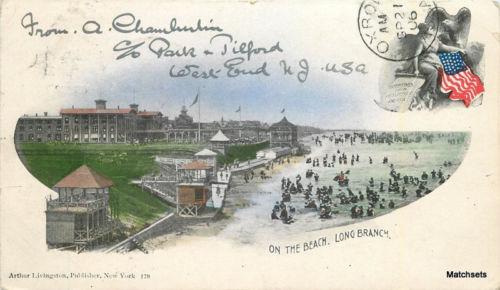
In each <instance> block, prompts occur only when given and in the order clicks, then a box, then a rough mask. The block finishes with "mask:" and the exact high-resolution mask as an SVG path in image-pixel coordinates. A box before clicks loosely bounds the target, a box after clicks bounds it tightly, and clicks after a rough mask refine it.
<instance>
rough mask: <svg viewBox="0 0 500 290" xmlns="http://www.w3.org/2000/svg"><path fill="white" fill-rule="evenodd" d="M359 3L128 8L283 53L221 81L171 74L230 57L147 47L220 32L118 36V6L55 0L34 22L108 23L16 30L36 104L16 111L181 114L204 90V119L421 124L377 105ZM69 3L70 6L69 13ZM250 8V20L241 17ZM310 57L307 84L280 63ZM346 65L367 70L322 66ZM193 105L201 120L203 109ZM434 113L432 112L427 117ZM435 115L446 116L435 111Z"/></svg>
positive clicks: (156, 22) (341, 125) (153, 19)
mask: <svg viewBox="0 0 500 290" xmlns="http://www.w3.org/2000/svg"><path fill="white" fill-rule="evenodd" d="M359 4H360V3H359V2H357V1H353V2H349V3H347V2H342V1H331V2H330V1H318V2H314V3H311V5H310V6H309V7H308V9H304V8H303V5H301V4H300V3H293V2H292V3H290V4H288V5H287V7H286V9H282V7H283V6H282V5H276V3H272V2H269V3H267V2H258V3H257V4H255V5H252V4H249V3H243V2H241V3H237V4H234V5H223V3H214V4H212V5H207V6H205V7H204V10H203V11H195V10H193V9H195V8H196V6H194V4H186V3H183V2H175V1H174V2H170V3H168V5H167V4H163V6H162V8H161V9H160V8H158V9H151V7H148V6H145V5H141V4H139V3H135V4H129V5H128V6H127V11H130V12H133V13H134V15H135V16H136V19H141V21H142V25H143V26H144V27H147V26H153V27H165V26H168V23H169V20H170V19H172V17H176V18H177V19H178V22H179V23H180V24H182V25H188V24H194V23H196V21H197V20H198V19H201V20H203V21H204V22H205V23H207V22H208V21H209V20H210V19H212V20H213V23H215V24H216V25H218V26H220V27H221V28H222V29H223V32H224V33H229V34H231V35H232V36H233V37H234V40H235V41H238V43H242V42H249V41H250V40H252V41H253V42H254V44H255V46H257V47H267V48H268V47H271V46H272V45H274V44H276V43H277V42H279V45H280V47H281V48H282V52H274V53H269V54H267V55H264V56H262V55H260V56H254V57H252V61H251V62H249V63H248V64H245V65H244V66H250V67H258V66H259V65H260V64H262V63H263V62H267V64H268V71H269V73H270V76H267V77H263V76H241V77H238V78H227V77H225V76H221V77H220V78H218V79H215V80H201V79H194V78H182V79H179V78H175V79H174V78H171V77H169V75H168V74H169V69H170V68H171V67H172V66H173V65H175V66H176V67H179V66H183V65H187V64H197V65H200V66H201V67H203V68H210V67H212V68H220V67H221V66H222V64H223V63H224V61H226V60H227V59H229V58H230V57H229V56H224V57H222V56H217V55H212V56H199V57H197V58H195V59H190V58H186V57H178V58H171V57H170V58H169V57H162V58H157V57H156V56H155V55H154V54H153V53H152V52H150V51H149V50H148V47H147V45H148V44H149V43H150V42H151V41H152V40H153V39H154V38H156V37H164V38H165V39H167V40H168V41H170V43H171V47H172V48H175V49H179V48H182V47H183V46H186V47H195V48H196V50H197V52H198V54H199V55H201V54H202V51H203V49H207V48H210V49H213V50H214V51H217V49H219V50H220V47H221V44H220V43H219V44H213V45H212V44H210V38H211V37H213V36H214V35H215V34H216V33H215V32H198V33H194V34H189V33H175V34H169V35H167V36H165V35H158V34H156V35H141V34H137V33H130V34H123V33H118V32H116V31H111V32H110V31H108V29H107V28H108V27H109V26H110V23H111V21H112V19H113V18H114V17H115V16H116V15H119V14H120V13H124V12H126V11H124V9H123V7H122V6H120V5H118V4H116V5H114V4H113V5H110V6H106V7H104V4H103V3H100V2H88V3H86V4H81V5H82V7H75V6H71V5H69V4H61V3H57V5H56V4H50V5H55V6H54V7H44V8H43V10H37V9H32V10H31V11H32V13H33V16H34V20H35V21H38V22H39V23H40V24H39V25H40V26H41V27H66V28H68V30H69V31H73V29H74V30H75V31H80V30H81V25H82V23H84V22H85V21H88V20H95V21H97V22H99V23H101V24H102V28H103V33H102V34H99V35H83V34H82V33H81V32H78V33H69V34H68V35H64V36H54V37H48V38H43V39H40V38H36V37H29V36H27V32H26V31H25V30H24V29H23V28H22V27H21V26H20V25H18V26H13V29H14V30H15V31H16V34H12V35H13V36H15V37H16V41H17V42H18V43H20V44H22V45H20V46H17V47H15V48H14V47H13V48H12V49H15V50H16V51H18V55H19V56H20V59H19V60H17V62H18V67H19V72H18V73H22V74H23V76H24V74H25V76H24V79H25V80H26V81H25V82H22V83H21V86H20V87H17V88H15V89H16V91H17V92H18V93H19V94H21V93H22V96H23V98H24V99H23V100H28V99H29V102H28V101H26V102H24V105H23V106H20V107H16V108H13V111H12V112H13V113H14V114H17V115H22V114H32V113H36V112H37V113H41V112H44V111H48V112H49V113H50V114H57V113H58V112H59V110H60V109H61V108H68V107H71V106H75V107H86V108H88V107H94V100H95V99H106V100H107V101H108V107H117V106H120V107H125V106H128V105H129V104H130V103H138V104H139V108H140V109H147V110H154V111H161V112H162V113H163V114H164V115H166V116H168V117H169V118H170V119H174V118H175V116H177V115H178V114H179V112H180V109H181V107H182V106H183V105H187V106H189V105H190V104H191V102H192V101H193V99H194V98H195V96H196V94H197V93H198V92H199V94H200V101H201V105H200V110H201V121H202V122H209V121H214V120H220V119H221V118H222V117H224V119H226V120H228V119H233V120H237V119H239V114H238V113H236V112H235V111H236V110H237V108H238V107H239V106H241V108H242V114H241V117H242V119H244V120H260V121H263V122H267V123H274V122H277V121H279V120H280V119H281V118H282V117H283V114H281V113H280V112H281V110H282V109H285V114H284V115H285V116H286V117H287V119H288V120H290V121H291V122H293V123H295V124H299V125H309V126H315V127H321V128H327V129H351V128H360V129H370V128H375V127H378V128H390V127H391V126H394V127H400V126H401V124H403V123H404V125H405V126H406V125H413V124H415V125H416V124H418V123H417V122H418V117H414V116H417V114H412V115H411V116H406V117H405V118H401V117H400V114H395V113H390V112H386V111H384V110H382V109H381V108H379V107H378V106H377V105H376V104H375V102H374V100H376V99H377V100H378V99H379V86H378V84H379V81H380V78H381V72H382V68H383V66H384V65H386V64H387V63H386V61H384V60H382V59H381V58H379V57H378V56H376V55H375V54H374V53H372V52H371V51H370V50H369V49H368V48H367V47H366V45H365V44H364V43H363V40H362V39H361V37H360V35H359V31H358V22H357V13H358V10H359ZM48 5H49V4H48ZM50 5H49V6H50ZM65 5H67V6H68V7H67V9H66V10H65V7H64V6H65ZM190 5H191V6H190ZM446 5H451V2H446ZM461 5H463V4H460V5H458V6H457V7H451V6H450V7H451V8H450V9H449V11H450V12H451V13H454V12H455V11H457V10H458V9H459V8H460V7H461ZM101 6H102V7H101ZM188 6H189V7H188ZM52 8H53V9H52ZM42 11H43V13H42ZM61 11H69V12H68V13H66V14H64V13H61ZM22 13H25V11H18V14H19V15H17V14H16V15H15V17H14V16H13V20H12V21H13V23H14V20H16V21H17V20H18V18H19V17H22ZM243 14H244V17H240V16H239V15H243ZM473 14H474V15H475V12H474V11H473ZM277 15H279V17H277ZM15 23H17V22H15ZM477 27H480V26H477ZM477 27H476V26H474V25H473V26H472V27H471V39H478V38H477V37H476V36H474V33H475V29H476V31H477V29H479V28H477ZM79 29H80V30H79ZM124 40H128V41H131V42H132V43H133V44H137V43H140V42H142V41H144V42H145V44H144V45H143V46H142V47H141V48H140V49H138V51H139V52H140V53H141V55H140V56H139V57H138V58H132V57H130V56H129V57H125V58H123V59H120V60H117V59H116V58H117V56H118V53H117V52H115V51H113V47H114V46H115V45H116V44H117V43H119V42H120V41H124ZM21 56H22V57H21ZM303 58H305V59H307V60H308V63H309V68H310V69H309V74H308V77H307V80H306V81H305V82H303V83H302V82H299V81H298V80H297V77H296V75H291V76H287V75H284V74H283V72H282V69H281V68H280V61H281V60H285V61H286V62H287V63H288V64H289V65H292V68H293V70H294V72H295V73H296V72H297V68H298V62H299V60H301V59H303ZM346 62H353V67H355V66H357V65H359V64H364V65H365V70H366V72H367V73H366V74H361V73H356V72H353V73H351V74H349V75H343V74H341V73H333V72H326V71H325V70H324V67H325V65H326V64H330V65H332V64H336V65H337V67H338V66H341V65H342V64H343V63H346ZM322 68H323V70H322ZM12 74H13V75H16V72H12ZM188 109H189V114H190V115H191V116H193V117H194V119H195V121H198V116H197V108H195V107H192V108H188ZM421 114H425V113H421ZM427 117H429V118H433V116H427V115H425V118H427ZM436 121H439V119H438V118H437V117H436Z"/></svg>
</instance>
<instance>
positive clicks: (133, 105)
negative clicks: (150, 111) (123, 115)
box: [130, 104, 139, 112]
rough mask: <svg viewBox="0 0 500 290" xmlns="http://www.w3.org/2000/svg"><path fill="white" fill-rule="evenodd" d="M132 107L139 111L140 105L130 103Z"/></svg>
mask: <svg viewBox="0 0 500 290" xmlns="http://www.w3.org/2000/svg"><path fill="white" fill-rule="evenodd" d="M130 109H132V110H135V111H136V112H139V105H137V104H130Z"/></svg>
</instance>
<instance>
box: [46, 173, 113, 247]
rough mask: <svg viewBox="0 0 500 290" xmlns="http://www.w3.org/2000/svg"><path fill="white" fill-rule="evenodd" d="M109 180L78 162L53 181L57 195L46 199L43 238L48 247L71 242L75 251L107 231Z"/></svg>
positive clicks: (92, 244) (100, 240)
mask: <svg viewBox="0 0 500 290" xmlns="http://www.w3.org/2000/svg"><path fill="white" fill-rule="evenodd" d="M112 185H113V182H112V181H111V180H110V179H108V178H106V177H104V176H102V175H100V174H99V173H97V172H95V171H94V170H92V169H91V168H89V167H88V166H87V165H82V166H80V167H79V168H78V169H76V170H75V171H73V172H72V173H70V174H69V175H67V176H66V177H64V178H63V179H61V180H60V181H59V182H57V183H56V185H54V187H53V190H54V191H56V192H57V193H58V194H59V196H58V198H57V199H49V200H47V210H46V211H45V213H46V233H47V235H46V240H47V244H48V245H49V247H59V246H68V245H70V246H71V245H74V246H75V247H76V250H77V251H81V250H84V249H85V248H89V247H91V246H94V245H97V244H99V243H100V242H102V241H103V240H105V239H108V238H109V237H110V235H111V232H112V231H111V219H110V216H109V214H108V204H109V189H110V187H111V186H112Z"/></svg>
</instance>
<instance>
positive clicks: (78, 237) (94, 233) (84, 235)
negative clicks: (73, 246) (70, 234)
mask: <svg viewBox="0 0 500 290" xmlns="http://www.w3.org/2000/svg"><path fill="white" fill-rule="evenodd" d="M111 228H112V225H111V222H110V223H108V224H105V225H100V226H99V227H97V228H94V229H89V230H88V232H87V230H77V231H75V242H87V241H90V240H94V239H96V238H99V237H101V236H103V235H105V234H108V233H109V232H110V231H111Z"/></svg>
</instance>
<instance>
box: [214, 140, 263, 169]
mask: <svg viewBox="0 0 500 290" xmlns="http://www.w3.org/2000/svg"><path fill="white" fill-rule="evenodd" d="M266 148H269V142H268V141H266V142H262V143H257V144H248V145H234V146H230V147H229V148H228V150H227V152H226V155H225V156H223V155H219V156H217V163H218V164H229V163H232V162H233V161H235V160H239V161H246V160H250V159H255V154H256V153H257V151H259V150H262V149H266Z"/></svg>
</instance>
